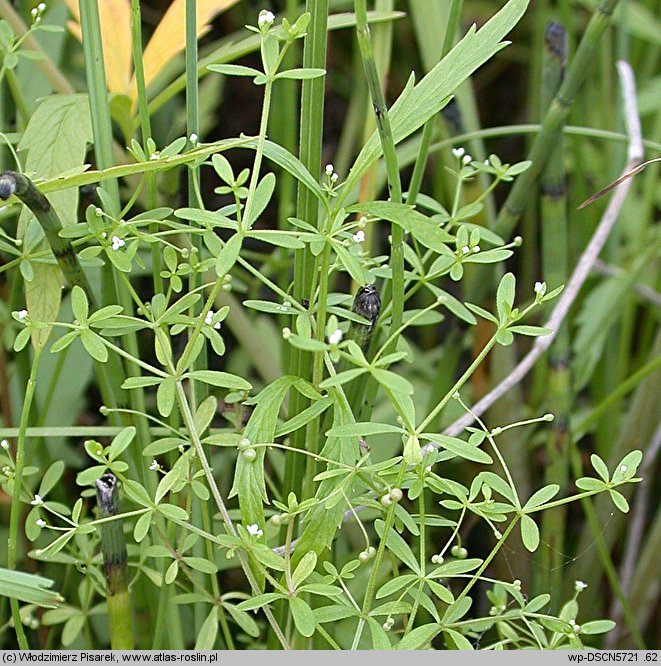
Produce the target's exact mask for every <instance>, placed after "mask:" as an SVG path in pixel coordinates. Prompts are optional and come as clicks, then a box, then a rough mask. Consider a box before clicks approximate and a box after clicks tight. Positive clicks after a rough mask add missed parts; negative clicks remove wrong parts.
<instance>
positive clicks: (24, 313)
mask: <svg viewBox="0 0 661 666" xmlns="http://www.w3.org/2000/svg"><path fill="white" fill-rule="evenodd" d="M27 316H28V311H27V310H19V311H18V318H19V319H20V320H21V321H23V320H24V319H25V318H26V317H27Z"/></svg>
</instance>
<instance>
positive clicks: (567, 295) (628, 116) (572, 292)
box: [444, 60, 643, 436]
mask: <svg viewBox="0 0 661 666" xmlns="http://www.w3.org/2000/svg"><path fill="white" fill-rule="evenodd" d="M617 69H618V73H619V75H620V83H621V86H622V98H623V100H624V118H625V121H626V125H627V134H628V135H629V147H628V151H627V164H626V166H625V168H624V170H623V173H622V176H620V178H618V179H617V181H615V182H616V183H618V184H617V185H615V186H614V188H615V193H614V194H613V198H612V199H611V201H610V203H609V204H608V207H607V208H606V211H605V212H604V215H603V217H602V218H601V221H600V222H599V225H598V226H597V229H596V231H595V232H594V235H593V236H592V238H591V240H590V242H589V243H588V245H587V247H586V248H585V250H584V251H583V254H582V255H581V258H580V259H579V261H578V264H577V265H576V268H575V270H574V272H573V274H572V276H571V279H570V280H569V282H568V284H567V286H566V287H565V290H564V291H563V292H562V295H561V296H560V299H559V300H558V303H557V305H556V306H555V308H554V309H553V312H552V313H551V316H550V317H549V319H548V321H547V322H546V323H545V324H544V326H545V327H547V328H550V329H551V330H552V331H553V332H552V333H551V334H550V335H547V336H545V337H543V338H536V340H535V343H534V344H533V346H532V348H531V349H530V351H529V352H528V353H527V354H526V355H525V356H524V357H523V359H521V361H520V362H519V364H518V365H517V366H516V367H515V368H514V370H512V372H511V373H510V374H509V375H508V376H507V377H506V378H505V379H504V380H503V381H502V382H501V383H500V384H498V385H497V386H496V387H494V388H493V389H492V390H491V391H489V393H487V394H486V395H485V396H484V397H483V398H482V399H481V400H479V401H478V402H477V403H475V405H473V407H471V411H470V413H468V414H465V415H464V416H462V417H461V418H460V419H457V420H456V421H455V422H454V423H452V424H451V425H450V426H448V427H447V428H446V429H445V430H444V434H445V435H451V436H457V435H459V434H460V433H462V432H463V431H464V430H465V428H466V427H467V426H469V425H471V424H472V423H473V422H474V421H475V418H476V417H478V416H481V415H482V414H484V412H485V411H486V410H487V409H489V408H490V407H491V406H492V405H493V404H494V403H495V402H496V401H497V400H498V399H499V398H501V397H502V396H503V395H504V394H505V393H507V391H509V390H510V389H511V388H512V387H514V386H516V385H517V384H518V383H519V382H520V381H521V380H522V379H523V378H524V377H525V376H526V375H527V374H528V372H529V371H530V369H531V368H532V367H533V366H534V364H535V363H536V362H537V360H538V359H539V358H540V357H541V356H542V354H544V352H546V350H547V349H548V348H549V347H550V345H551V343H552V342H553V340H554V339H555V336H556V334H557V332H558V330H559V329H560V326H561V325H562V322H563V321H564V319H565V317H566V316H567V312H569V308H570V307H571V306H572V304H573V302H574V300H575V299H576V297H577V296H578V293H579V291H580V290H581V287H582V286H583V284H584V283H585V280H586V279H587V277H588V275H589V273H590V271H591V270H592V268H593V266H594V264H595V262H596V261H597V259H598V257H599V253H600V252H601V250H602V248H603V247H604V243H605V242H606V240H607V239H608V236H609V235H610V232H611V230H612V229H613V226H614V225H615V222H616V221H617V218H618V215H619V213H620V210H621V209H622V206H623V205H624V201H625V199H626V196H627V193H628V192H629V188H630V187H631V180H630V176H632V175H634V173H638V171H640V168H639V167H641V166H642V159H643V139H642V134H641V129H640V120H639V118H638V109H637V107H636V84H635V80H634V76H633V71H632V69H631V66H630V65H629V63H627V62H625V61H623V60H619V61H618V63H617ZM610 189H612V188H611V187H610V186H609V187H607V188H605V189H604V190H602V192H600V193H598V194H599V196H600V195H601V194H603V193H605V192H607V191H609V190H610ZM595 198H597V195H595V197H592V200H594V199H595ZM589 201H591V200H590V199H588V202H589ZM583 205H587V202H586V203H585V204H583Z"/></svg>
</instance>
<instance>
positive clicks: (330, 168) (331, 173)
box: [326, 164, 335, 177]
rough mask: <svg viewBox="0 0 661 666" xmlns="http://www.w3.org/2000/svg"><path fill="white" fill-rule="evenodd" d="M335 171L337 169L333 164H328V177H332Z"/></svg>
mask: <svg viewBox="0 0 661 666" xmlns="http://www.w3.org/2000/svg"><path fill="white" fill-rule="evenodd" d="M334 171H335V167H334V166H333V165H332V164H327V165H326V175H327V176H329V177H330V176H332V175H333V172H334Z"/></svg>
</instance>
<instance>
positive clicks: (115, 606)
mask: <svg viewBox="0 0 661 666" xmlns="http://www.w3.org/2000/svg"><path fill="white" fill-rule="evenodd" d="M117 489H118V484H117V478H116V477H115V475H114V474H110V473H108V474H104V475H103V476H102V477H101V478H100V479H99V480H98V481H97V482H96V501H97V506H98V507H99V515H100V517H101V518H110V517H112V516H116V515H117V513H118V506H119V499H118V497H117ZM99 534H100V537H101V554H102V555H103V573H104V574H105V577H106V587H107V593H108V595H107V597H106V603H107V605H108V624H109V626H110V646H111V648H112V649H113V650H132V649H133V647H134V641H133V625H132V621H131V599H130V596H129V588H128V583H129V568H128V555H127V553H126V541H125V540H124V530H123V528H122V521H121V520H110V521H106V522H102V523H101V524H100V525H99Z"/></svg>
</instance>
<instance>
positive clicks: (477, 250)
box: [473, 245, 480, 254]
mask: <svg viewBox="0 0 661 666" xmlns="http://www.w3.org/2000/svg"><path fill="white" fill-rule="evenodd" d="M479 251H480V246H479V245H476V246H475V247H474V248H473V252H474V253H475V254H477V253H478V252H479Z"/></svg>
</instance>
